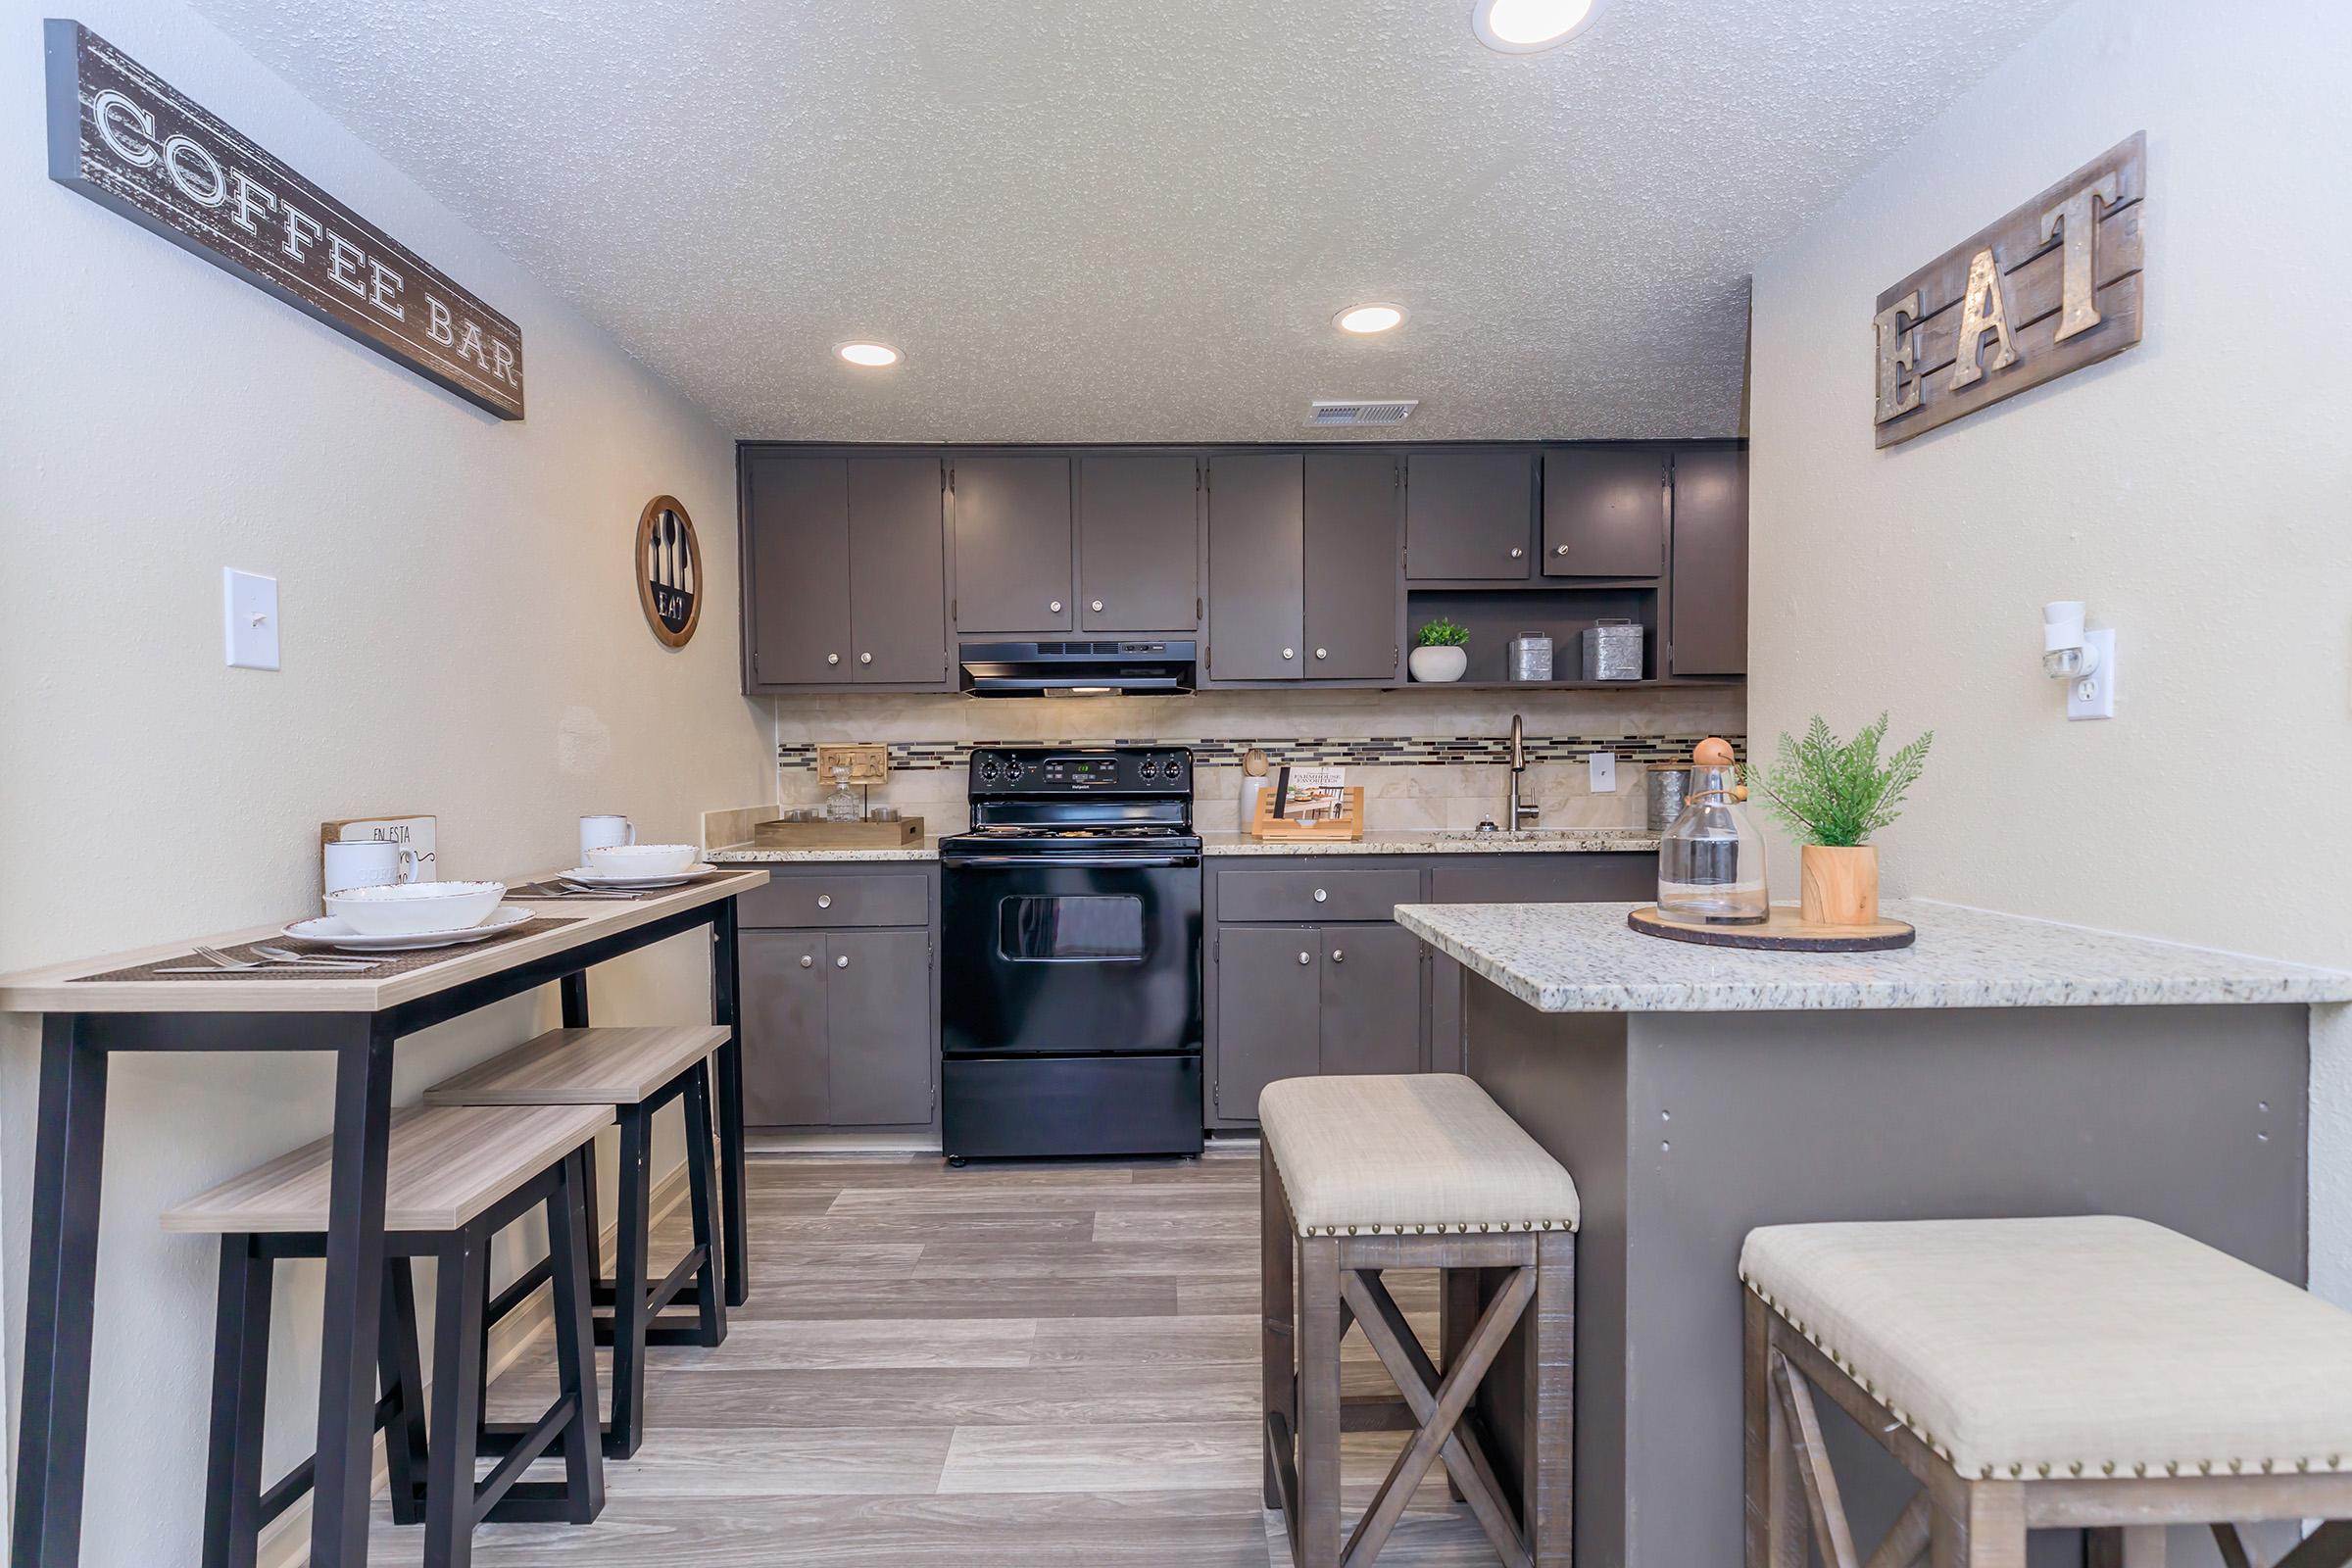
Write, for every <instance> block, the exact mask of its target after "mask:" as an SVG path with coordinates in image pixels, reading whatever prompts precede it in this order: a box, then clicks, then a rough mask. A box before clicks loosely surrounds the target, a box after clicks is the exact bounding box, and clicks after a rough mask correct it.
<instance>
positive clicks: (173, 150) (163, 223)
mask: <svg viewBox="0 0 2352 1568" xmlns="http://www.w3.org/2000/svg"><path fill="white" fill-rule="evenodd" d="M46 37H47V45H48V63H49V177H50V178H52V179H54V180H56V181H57V182H58V183H60V184H62V185H65V186H67V187H68V188H70V189H73V190H77V191H79V192H80V193H81V194H82V195H84V196H87V197H88V198H90V200H92V201H94V202H96V203H98V204H99V205H100V206H101V207H108V208H112V209H113V210H114V211H116V212H118V213H120V214H122V215H123V217H124V218H127V219H129V220H130V221H132V222H134V223H138V224H140V225H141V226H143V227H146V228H151V229H153V230H154V231H155V232H156V233H158V234H161V235H163V236H164V238H166V239H168V240H170V241H172V243H173V244H175V245H179V246H182V247H184V248H186V249H188V250H190V251H193V252H195V253H196V254H197V255H198V256H201V257H203V258H204V259H205V260H206V261H208V262H211V263H213V264H214V265H215V266H218V267H221V268H224V269H226V270H228V271H231V272H234V273H235V274H236V275H237V276H239V277H241V278H243V279H245V280H246V281H247V282H249V283H251V284H253V285H254V286H255V287H257V288H260V289H263V290H265V291H267V292H269V293H270V294H274V295H276V296H277V297H278V298H279V299H281V300H284V301H285V302H286V303H287V304H289V305H291V306H293V307H294V308H295V309H297V310H300V311H302V312H304V313H306V314H308V315H310V316H314V317H317V318H318V319H319V320H321V321H324V322H325V323H326V324H327V325H329V326H331V327H334V328H335V329H336V330H337V331H340V332H344V333H347V334H348V335H350V336H351V337H354V338H357V339H358V340H359V341H360V342H362V343H365V344H367V345H368V347H369V348H371V349H374V350H376V351H377V352H378V353H380V354H383V355H384V356H386V357H387V358H390V359H393V360H397V361H399V362H400V363H401V364H403V365H405V366H407V367H409V368H411V369H413V370H415V371H416V372H417V374H419V375H421V376H423V377H425V378H426V379H427V380H430V381H435V382H438V383H439V384H440V385H442V386H445V387H447V388H448V389H449V390H450V391H452V392H455V393H457V394H458V396H460V397H462V398H466V399H467V400H468V401H470V402H473V403H477V404H479V405H481V407H483V408H485V409H487V410H489V411H490V412H491V413H492V414H495V415H497V416H498V417H501V418H504V419H519V418H521V417H522V332H521V329H520V328H518V327H517V326H515V323H514V322H513V321H510V320H508V319H506V318H505V317H503V316H501V315H499V314H498V312H496V311H494V310H492V309H490V308H489V307H488V306H487V305H484V304H483V303H482V302H481V301H480V300H478V299H475V298H474V297H473V296H472V295H471V294H468V293H467V292H466V290H464V289H462V288H460V287H458V285H457V284H455V283H453V282H452V281H450V279H449V278H448V277H447V276H445V275H444V274H442V273H441V272H439V271H436V270H434V269H433V268H431V267H429V266H427V265H425V263H424V262H423V261H422V260H420V259H419V258H418V257H417V254H416V253H415V252H414V251H411V250H409V249H408V248H407V247H406V246H403V245H401V244H400V243H398V242H397V241H395V240H394V239H393V238H392V237H391V236H390V235H388V234H386V233H385V232H384V231H383V230H382V229H380V228H377V227H376V226H375V225H374V224H373V223H370V222H368V221H367V220H366V219H364V218H362V217H361V216H360V215H359V214H357V213H355V212H353V211H352V210H351V209H350V208H348V207H346V206H344V205H343V204H342V203H341V202H339V201H336V200H335V199H334V198H333V197H332V196H329V195H327V194H326V192H324V191H322V190H320V189H319V187H318V186H316V185H314V184H312V183H311V182H310V181H309V180H307V179H305V178H303V177H302V176H301V175H300V174H298V173H296V172H294V171H293V170H291V169H289V168H287V167H286V166H285V165H284V164H282V163H280V162H279V161H278V160H277V159H275V158H273V157H271V156H270V154H268V153H266V152H264V151H263V150H262V149H261V148H260V147H258V146H256V145H255V144H254V143H253V142H251V141H249V140H248V139H246V138H245V137H244V136H242V135H240V134H238V133H237V132H236V131H235V130H232V129H231V128H229V126H228V125H226V124H224V123H221V121H220V120H217V119H215V118H214V117H213V116H212V115H211V114H209V113H207V112H206V111H205V110H204V109H203V107H202V106H200V105H198V104H196V103H194V102H192V101H191V100H189V99H188V98H187V97H185V96H184V95H183V94H181V93H179V92H177V91H175V90H174V89H173V88H172V85H171V84H170V83H169V82H167V81H165V80H164V79H163V78H162V77H160V76H158V75H156V74H155V73H153V72H151V71H149V70H147V69H146V68H145V67H143V66H141V65H140V64H138V62H136V61H134V60H132V59H131V58H130V57H129V56H127V55H125V54H123V51H122V50H120V49H117V48H116V47H115V46H114V45H112V44H110V43H108V42H107V41H106V40H105V39H104V38H101V37H99V36H98V35H97V34H96V33H94V32H92V31H90V29H89V28H87V27H85V26H83V25H81V24H80V23H78V22H69V21H60V20H52V21H50V22H49V23H48V24H47V32H46Z"/></svg>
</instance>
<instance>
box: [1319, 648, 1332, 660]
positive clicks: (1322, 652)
mask: <svg viewBox="0 0 2352 1568" xmlns="http://www.w3.org/2000/svg"><path fill="white" fill-rule="evenodd" d="M1315 657H1316V658H1317V659H1329V658H1330V657H1331V650H1329V649H1328V648H1318V649H1316V650H1315Z"/></svg>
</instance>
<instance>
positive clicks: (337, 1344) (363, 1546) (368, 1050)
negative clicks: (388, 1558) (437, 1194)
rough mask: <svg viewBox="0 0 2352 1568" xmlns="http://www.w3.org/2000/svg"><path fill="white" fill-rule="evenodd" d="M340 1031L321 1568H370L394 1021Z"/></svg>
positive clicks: (316, 1554) (314, 1549) (362, 1019)
mask: <svg viewBox="0 0 2352 1568" xmlns="http://www.w3.org/2000/svg"><path fill="white" fill-rule="evenodd" d="M320 1022H321V1024H322V1025H323V1026H326V1027H328V1028H331V1029H332V1030H334V1031H335V1033H334V1035H333V1037H332V1038H334V1041H335V1134H334V1140H335V1141H334V1171H333V1175H332V1177H331V1178H330V1181H329V1185H328V1188H327V1229H326V1304H325V1309H324V1313H323V1315H322V1317H321V1319H320V1321H321V1322H322V1323H323V1325H324V1338H325V1345H324V1346H323V1348H321V1351H320V1354H319V1448H318V1469H317V1472H316V1474H317V1490H316V1492H315V1493H314V1494H313V1497H312V1514H311V1563H312V1568H349V1565H355V1564H360V1563H365V1562H366V1561H367V1560H368V1490H369V1482H370V1480H371V1475H370V1470H371V1464H370V1461H371V1459H372V1457H373V1454H372V1449H373V1446H374V1438H375V1361H376V1348H377V1334H378V1330H379V1327H380V1319H381V1314H382V1309H383V1299H384V1163H385V1156H386V1153H387V1152H388V1150H389V1149H390V1146H391V1141H392V1040H393V1030H392V1023H391V1019H390V1017H389V1016H388V1015H385V1014H375V1015H346V1016H343V1017H339V1018H325V1019H321V1020H320Z"/></svg>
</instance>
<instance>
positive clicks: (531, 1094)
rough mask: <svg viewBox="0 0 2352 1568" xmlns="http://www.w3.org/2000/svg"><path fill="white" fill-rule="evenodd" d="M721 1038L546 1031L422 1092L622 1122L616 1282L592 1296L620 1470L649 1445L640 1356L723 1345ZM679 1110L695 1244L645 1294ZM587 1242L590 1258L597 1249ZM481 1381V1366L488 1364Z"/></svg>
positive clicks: (609, 1440)
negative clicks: (658, 1171) (664, 1157)
mask: <svg viewBox="0 0 2352 1568" xmlns="http://www.w3.org/2000/svg"><path fill="white" fill-rule="evenodd" d="M726 1041H727V1031H726V1030H724V1029H723V1028H718V1027H716V1026H713V1025H709V1024H687V1025H679V1026H674V1027H668V1026H665V1027H658V1028H602V1029H588V1028H582V1029H551V1030H549V1031H548V1032H547V1033H546V1034H543V1035H540V1036H538V1037H537V1038H536V1039H533V1040H529V1041H526V1042H525V1043H523V1044H522V1045H519V1046H517V1047H515V1049H514V1050H513V1051H510V1052H507V1053H505V1054H501V1055H498V1056H494V1057H492V1058H491V1059H490V1060H488V1061H485V1062H483V1063H481V1064H480V1065H478V1066H475V1067H471V1068H468V1069H467V1070H466V1071H465V1072H462V1073H459V1074H458V1075H457V1076H456V1077H454V1078H450V1079H447V1080H445V1081H444V1082H441V1083H438V1084H435V1085H434V1086H433V1087H432V1088H430V1089H428V1090H426V1091H425V1092H424V1101H425V1103H426V1104H428V1105H551V1104H563V1105H602V1106H605V1107H607V1108H608V1109H609V1110H610V1111H611V1113H612V1114H613V1116H614V1117H616V1118H617V1119H618V1121H619V1123H620V1169H619V1171H618V1199H617V1206H618V1208H619V1213H618V1214H617V1215H616V1216H615V1220H614V1225H615V1229H616V1232H617V1236H616V1243H615V1247H614V1256H613V1281H612V1282H611V1283H610V1284H608V1283H607V1282H606V1281H605V1280H604V1279H603V1278H602V1277H601V1272H602V1265H601V1263H600V1264H599V1267H598V1273H599V1278H598V1279H597V1280H596V1282H595V1286H594V1290H595V1294H596V1299H597V1300H598V1302H599V1303H600V1304H610V1305H611V1306H612V1308H613V1310H612V1315H611V1316H610V1317H609V1318H608V1317H604V1316H601V1315H600V1316H599V1317H598V1319H597V1321H596V1326H595V1327H596V1338H597V1343H598V1344H600V1345H610V1346H612V1347H613V1397H612V1401H611V1403H612V1411H613V1415H612V1420H611V1421H610V1423H609V1424H608V1425H607V1426H606V1428H605V1437H604V1447H605V1456H606V1457H607V1458H609V1459H626V1458H627V1457H629V1456H630V1455H631V1454H633V1453H635V1452H636V1451H637V1449H638V1447H639V1446H640V1445H641V1444H642V1443H643V1442H644V1440H645V1354H646V1347H647V1346H649V1345H700V1346H716V1345H718V1344H720V1343H721V1342H722V1341H724V1340H725V1339H726V1337H727V1304H726V1294H725V1291H724V1289H723V1287H722V1285H721V1282H720V1266H721V1258H720V1251H721V1245H722V1244H721V1243H720V1241H719V1232H718V1214H717V1209H716V1200H715V1198H714V1196H713V1195H714V1194H715V1192H716V1190H717V1166H716V1155H715V1153H714V1148H715V1146H714V1144H713V1142H712V1138H711V1076H710V1073H709V1072H708V1071H707V1070H706V1064H707V1063H708V1062H709V1061H710V1059H711V1054H712V1053H714V1052H715V1051H717V1050H718V1048H719V1047H720V1046H723V1045H725V1044H726ZM672 1101H683V1102H684V1105H685V1115H686V1184H687V1191H688V1197H689V1203H690V1205H691V1207H692V1210H693V1228H694V1241H693V1244H692V1245H691V1246H690V1247H688V1249H687V1250H686V1254H685V1255H684V1256H683V1257H682V1258H680V1259H679V1260H678V1262H677V1263H676V1264H675V1265H674V1266H673V1267H671V1269H670V1270H669V1272H668V1273H667V1274H665V1275H663V1276H662V1279H661V1281H660V1282H659V1283H657V1284H655V1285H653V1286H652V1287H650V1288H649V1287H648V1286H647V1284H646V1273H647V1266H646V1259H647V1254H648V1253H649V1251H650V1250H651V1236H650V1234H649V1232H650V1229H651V1201H652V1193H653V1166H652V1152H653V1120H654V1113H655V1112H656V1111H659V1110H661V1109H662V1107H663V1106H665V1105H667V1104H669V1103H671V1102H672ZM596 1240H597V1239H596V1238H593V1237H592V1238H591V1239H590V1242H591V1247H592V1248H593V1247H594V1246H595V1244H596ZM542 1278H544V1276H540V1275H533V1274H526V1275H523V1276H521V1277H519V1278H517V1279H516V1280H515V1283H514V1284H513V1285H511V1286H509V1287H508V1288H507V1290H506V1291H505V1292H504V1293H503V1294H502V1295H501V1296H500V1297H499V1298H498V1299H496V1300H494V1301H492V1302H490V1303H489V1304H488V1306H487V1307H486V1308H485V1310H484V1312H483V1319H482V1321H483V1333H484V1334H485V1335H487V1334H488V1332H489V1330H490V1328H491V1327H493V1326H495V1325H496V1324H497V1322H498V1320H499V1319H500V1318H502V1317H504V1316H505V1315H506V1314H507V1313H508V1312H510V1311H512V1310H514V1308H515V1306H517V1305H519V1304H520V1302H521V1300H522V1299H523V1298H525V1297H527V1296H528V1295H529V1294H530V1293H531V1292H532V1291H533V1290H535V1289H537V1287H538V1285H539V1283H540V1281H541V1279H542ZM690 1282H691V1283H692V1284H693V1286H694V1288H695V1291H694V1306H695V1310H694V1314H693V1316H691V1317H681V1316H672V1317H670V1318H668V1319H666V1320H665V1319H664V1317H663V1313H664V1311H665V1310H666V1309H667V1308H668V1306H669V1305H670V1303H671V1302H672V1301H674V1300H676V1299H677V1298H678V1295H679V1293H680V1292H682V1291H683V1290H684V1289H685V1288H686V1286H687V1285H688V1283H690ZM483 1359H484V1362H485V1366H484V1370H485V1372H486V1371H487V1365H486V1363H487V1360H488V1357H487V1356H486V1355H485V1356H484V1357H483ZM527 1431H528V1428H527V1427H520V1426H515V1425H512V1424H508V1423H499V1422H486V1423H484V1425H483V1427H482V1431H481V1433H480V1434H479V1437H478V1442H479V1444H480V1446H481V1447H482V1450H483V1451H484V1452H490V1453H495V1452H503V1451H505V1449H506V1448H507V1446H510V1445H512V1444H513V1443H515V1442H516V1441H517V1440H518V1439H519V1438H521V1437H522V1436H523V1435H524V1434H525V1433H526V1432H527Z"/></svg>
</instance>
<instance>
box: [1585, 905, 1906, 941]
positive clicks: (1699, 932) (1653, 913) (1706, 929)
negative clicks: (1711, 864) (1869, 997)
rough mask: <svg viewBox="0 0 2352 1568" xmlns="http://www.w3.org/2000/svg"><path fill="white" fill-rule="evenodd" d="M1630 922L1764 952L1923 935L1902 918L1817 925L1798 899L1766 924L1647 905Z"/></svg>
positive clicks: (1675, 936) (1664, 933) (1648, 930)
mask: <svg viewBox="0 0 2352 1568" xmlns="http://www.w3.org/2000/svg"><path fill="white" fill-rule="evenodd" d="M1625 923H1626V924H1628V925H1630V926H1632V927H1633V928H1634V929H1635V930H1637V931H1639V932H1641V933H1642V935H1643V936H1648V937H1665V938H1666V939H1667V940H1669V941H1672V942H1695V943H1697V944H1698V945H1699V946H1700V947H1705V948H1746V949H1749V950H1751V951H1753V952H1758V953H1886V952H1888V951H1890V950H1892V949H1895V948H1907V947H1909V946H1910V945H1911V944H1912V943H1913V942H1915V941H1917V940H1918V939H1919V932H1918V930H1917V928H1915V927H1913V926H1911V925H1908V924H1906V923H1905V922H1903V921H1901V920H1880V921H1877V922H1874V923H1873V924H1870V925H1816V924H1814V923H1813V922H1812V921H1810V920H1807V919H1805V918H1804V917H1803V916H1802V915H1800V914H1798V913H1797V911H1796V906H1794V905H1792V904H1776V905H1774V906H1773V907H1772V917H1771V918H1770V919H1768V920H1766V921H1764V922H1763V923H1762V924H1761V925H1702V924H1700V923H1698V922H1697V921H1694V920H1677V919H1675V918H1673V917H1672V916H1670V915H1664V914H1660V913H1659V912H1658V908H1657V906H1656V905H1654V904H1645V905H1643V906H1642V907H1641V908H1639V909H1636V910H1635V911H1634V912H1633V913H1631V914H1629V915H1627V916H1626V917H1625Z"/></svg>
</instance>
